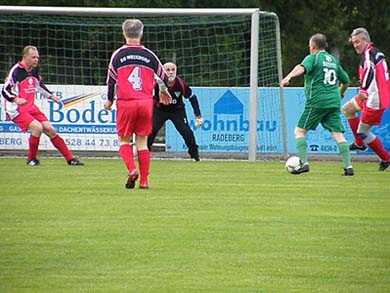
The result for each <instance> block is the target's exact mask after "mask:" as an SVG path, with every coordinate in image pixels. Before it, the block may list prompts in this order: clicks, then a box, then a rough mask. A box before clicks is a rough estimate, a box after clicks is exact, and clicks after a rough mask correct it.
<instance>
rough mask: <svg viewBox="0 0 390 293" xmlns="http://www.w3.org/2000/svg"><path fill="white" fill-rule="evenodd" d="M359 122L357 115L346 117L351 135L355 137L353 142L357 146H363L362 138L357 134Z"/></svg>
mask: <svg viewBox="0 0 390 293" xmlns="http://www.w3.org/2000/svg"><path fill="white" fill-rule="evenodd" d="M359 123H360V118H359V117H355V118H352V119H348V124H349V127H350V128H351V130H352V133H353V136H354V137H355V144H356V145H358V146H363V145H364V141H363V139H362V138H361V137H360V136H359V135H357V130H358V127H359Z"/></svg>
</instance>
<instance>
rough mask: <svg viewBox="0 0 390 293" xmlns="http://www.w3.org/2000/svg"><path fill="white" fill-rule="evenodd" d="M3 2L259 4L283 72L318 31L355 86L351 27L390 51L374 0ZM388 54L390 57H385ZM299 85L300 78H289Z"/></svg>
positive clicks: (388, 14) (15, 1)
mask: <svg viewBox="0 0 390 293" xmlns="http://www.w3.org/2000/svg"><path fill="white" fill-rule="evenodd" d="M2 5H26V6H63V7H69V6H73V7H132V8H259V9H260V10H263V11H270V12H275V13H276V14H277V15H278V17H279V21H280V31H281V45H282V61H283V74H286V73H287V72H289V71H290V70H291V69H292V68H293V67H294V66H295V64H297V63H299V62H300V61H301V60H302V59H303V58H304V56H306V55H307V54H308V46H307V45H308V39H309V37H310V36H311V35H313V34H314V33H317V32H321V33H323V34H325V35H326V36H327V38H328V50H329V51H330V52H331V53H332V54H334V55H336V57H339V60H340V63H341V64H342V65H343V67H344V68H345V69H346V70H347V72H348V73H349V75H350V77H351V85H353V86H357V85H358V73H357V67H358V63H359V60H360V58H359V56H357V55H356V53H355V51H354V50H353V48H352V46H351V44H350V42H349V37H350V33H351V32H352V30H353V29H354V28H356V27H361V26H363V27H365V28H366V29H367V30H368V31H369V33H370V35H371V39H372V41H373V42H374V45H375V46H376V47H378V48H379V49H381V50H382V51H383V52H384V53H385V55H386V56H390V41H389V39H390V37H389V33H390V5H388V3H386V1H379V0H370V1H368V0H362V1H355V0H344V1H336V0H328V1H311V0H301V1H299V0H265V1H261V0H247V1H242V0H227V1H226V0H225V1H222V0H214V1H209V0H186V1H185V0H164V1H163V0H120V1H119V0H94V1H92V0H84V1H74V0H57V1H55V2H53V1H52V0H34V1H32V0H12V1H10V0H3V1H2ZM388 59H389V58H388ZM292 85H293V86H302V80H301V79H300V78H297V79H295V80H293V81H292Z"/></svg>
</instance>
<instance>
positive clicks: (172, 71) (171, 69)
mask: <svg viewBox="0 0 390 293" xmlns="http://www.w3.org/2000/svg"><path fill="white" fill-rule="evenodd" d="M164 69H165V71H166V72H167V73H168V77H169V81H170V82H171V81H172V80H174V79H175V78H176V74H177V67H176V64H175V63H173V62H167V63H165V64H164Z"/></svg>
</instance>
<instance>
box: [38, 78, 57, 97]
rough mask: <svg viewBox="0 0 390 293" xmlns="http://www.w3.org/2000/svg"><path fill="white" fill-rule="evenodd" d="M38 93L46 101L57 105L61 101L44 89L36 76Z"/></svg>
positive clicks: (41, 81)
mask: <svg viewBox="0 0 390 293" xmlns="http://www.w3.org/2000/svg"><path fill="white" fill-rule="evenodd" d="M38 92H40V93H41V94H43V95H44V96H45V97H46V98H47V99H49V100H52V101H53V102H56V103H57V104H60V103H61V99H60V98H58V97H57V96H55V95H53V93H52V92H51V91H50V90H49V89H48V88H47V87H46V85H45V84H44V83H43V80H42V79H41V77H40V76H38Z"/></svg>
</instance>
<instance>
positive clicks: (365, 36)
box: [351, 27, 371, 42]
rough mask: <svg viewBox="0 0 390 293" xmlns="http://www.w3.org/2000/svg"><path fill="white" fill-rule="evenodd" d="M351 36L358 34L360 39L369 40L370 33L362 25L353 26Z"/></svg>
mask: <svg viewBox="0 0 390 293" xmlns="http://www.w3.org/2000/svg"><path fill="white" fill-rule="evenodd" d="M353 36H359V38H360V39H362V40H364V41H367V42H371V38H370V34H369V33H368V31H367V30H366V29H365V28H364V27H358V28H355V29H354V30H353V31H352V33H351V37H353Z"/></svg>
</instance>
